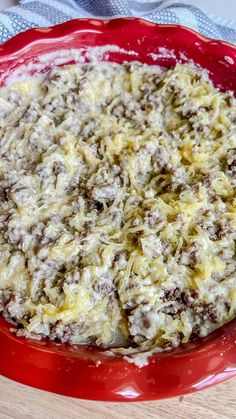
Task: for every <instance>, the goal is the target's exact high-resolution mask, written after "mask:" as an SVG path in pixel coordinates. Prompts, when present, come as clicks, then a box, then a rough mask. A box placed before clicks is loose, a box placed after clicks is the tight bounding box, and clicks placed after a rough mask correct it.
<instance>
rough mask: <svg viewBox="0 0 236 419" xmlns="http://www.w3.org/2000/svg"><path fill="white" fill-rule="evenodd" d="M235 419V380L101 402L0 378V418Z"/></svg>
mask: <svg viewBox="0 0 236 419" xmlns="http://www.w3.org/2000/svg"><path fill="white" fill-rule="evenodd" d="M9 418H11V419H60V418H63V419H67V418H68V419H83V418H86V419H92V418H93V419H99V418H104V419H131V418H132V419H144V418H156V419H159V418H160V419H161V418H170V419H202V418H203V419H223V418H224V419H234V418H236V378H234V379H231V380H229V381H226V382H224V383H222V384H219V385H217V386H215V387H212V388H210V389H207V390H204V391H202V392H199V393H195V394H192V395H188V396H185V397H184V398H183V399H182V400H181V399H180V398H175V399H168V400H161V401H155V402H142V403H141V402H139V403H101V402H91V401H85V400H77V399H72V398H69V397H63V396H57V395H55V394H51V393H46V392H44V391H39V390H35V389H31V388H29V387H26V386H23V385H21V384H17V383H14V382H12V381H10V380H8V379H6V378H3V377H0V419H9Z"/></svg>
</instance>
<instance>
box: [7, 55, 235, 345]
mask: <svg viewBox="0 0 236 419" xmlns="http://www.w3.org/2000/svg"><path fill="white" fill-rule="evenodd" d="M0 155H1V161H0V197H1V202H0V226H1V232H2V234H1V241H0V260H1V269H0V310H1V312H2V314H3V315H4V316H5V317H6V318H8V319H10V320H11V321H13V322H14V323H15V324H17V325H18V328H19V329H18V332H17V333H18V335H25V336H39V337H41V336H49V337H50V338H51V339H57V340H59V341H62V342H70V343H90V344H94V345H102V346H105V347H112V346H129V345H131V346H134V347H138V348H140V349H147V348H153V347H161V348H165V347H175V346H177V345H179V344H180V343H181V342H183V343H184V342H188V341H189V340H191V339H194V338H195V337H197V336H203V335H206V334H208V333H210V332H211V331H212V330H214V329H215V328H217V327H219V326H220V325H222V324H224V323H225V322H227V321H229V320H230V319H232V318H233V317H235V315H236V278H235V267H236V262H235V237H236V197H235V184H236V179H235V174H236V105H235V99H234V97H233V94H232V93H230V92H227V93H221V92H220V91H219V90H218V89H216V88H214V87H213V85H212V83H211V82H210V81H209V80H208V79H207V78H206V76H205V73H203V72H201V71H199V70H197V69H195V68H192V67H190V66H187V65H179V64H178V65H176V67H175V68H174V69H171V70H162V69H160V68H158V67H156V66H147V65H141V64H139V63H132V64H126V65H117V64H107V63H106V64H105V63H102V64H100V65H98V66H96V67H94V66H91V65H88V66H81V67H78V66H65V67H63V68H56V69H54V70H52V71H51V72H50V73H49V74H48V75H47V76H45V77H34V78H32V79H30V80H25V81H23V82H18V83H15V84H14V85H12V86H11V87H8V88H4V89H1V91H0Z"/></svg>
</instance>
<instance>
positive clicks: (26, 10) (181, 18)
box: [0, 0, 236, 43]
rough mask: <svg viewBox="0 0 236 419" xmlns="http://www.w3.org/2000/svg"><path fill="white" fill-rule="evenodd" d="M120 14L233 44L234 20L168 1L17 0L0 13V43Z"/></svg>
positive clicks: (234, 36) (234, 39)
mask: <svg viewBox="0 0 236 419" xmlns="http://www.w3.org/2000/svg"><path fill="white" fill-rule="evenodd" d="M121 16H138V17H143V18H145V19H149V20H151V21H153V22H157V23H170V24H180V25H184V26H188V27H190V28H192V29H195V30H197V31H199V32H201V33H202V34H203V35H206V36H209V37H212V38H219V39H224V40H226V41H230V42H233V43H236V23H234V22H230V21H225V20H223V19H221V18H217V17H215V16H212V15H209V14H207V13H206V12H204V11H202V10H200V9H198V8H197V7H194V6H191V5H188V4H185V3H184V4H183V2H174V1H169V0H164V1H154V0H149V1H146V0H95V1H94V0H37V1H36V0H20V1H19V6H15V7H11V8H9V9H7V10H5V11H3V12H1V13H0V43H2V42H4V41H6V40H7V39H8V38H10V37H12V36H13V35H15V34H17V33H18V32H22V31H25V30H26V29H29V28H35V27H38V26H52V25H55V24H57V23H61V22H65V21H67V20H70V19H75V18H79V17H98V18H103V19H110V18H114V17H121Z"/></svg>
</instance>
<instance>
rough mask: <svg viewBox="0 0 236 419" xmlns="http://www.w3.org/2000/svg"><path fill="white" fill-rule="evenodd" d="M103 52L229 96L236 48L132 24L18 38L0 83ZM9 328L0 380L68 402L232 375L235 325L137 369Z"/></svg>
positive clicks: (165, 391)
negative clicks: (180, 71)
mask: <svg viewBox="0 0 236 419" xmlns="http://www.w3.org/2000/svg"><path fill="white" fill-rule="evenodd" d="M104 45H115V46H118V47H119V48H121V49H120V50H118V48H117V50H115V49H114V48H113V50H112V48H111V50H110V52H106V54H105V56H104V57H103V58H104V59H106V60H109V61H116V62H119V63H121V62H123V61H133V60H138V61H141V62H144V63H147V64H159V65H162V66H165V67H170V66H173V65H174V64H175V62H176V61H180V62H186V61H189V60H190V61H193V62H195V63H196V64H199V65H200V66H202V67H203V68H206V69H207V70H208V71H209V74H210V77H211V79H212V80H213V82H214V83H215V85H217V86H219V87H220V89H222V90H227V89H231V90H233V91H235V93H236V46H233V45H230V44H228V43H226V42H223V41H216V40H210V39H207V38H205V37H203V36H202V35H200V34H198V33H196V32H194V31H192V30H190V29H187V28H184V27H180V26H177V25H157V24H154V23H151V22H147V21H144V20H140V19H131V18H128V19H115V20H112V21H101V20H94V19H81V20H74V21H70V22H67V23H64V24H62V25H58V26H55V27H52V28H39V29H32V30H29V31H26V32H24V33H22V34H20V35H17V36H16V37H14V38H12V39H11V40H10V41H7V42H6V43H5V44H3V45H2V46H1V47H0V83H1V85H3V84H4V83H5V82H6V80H7V78H8V77H9V75H10V76H11V74H12V72H13V73H14V72H16V74H21V75H22V74H23V75H24V72H25V71H29V72H31V73H33V72H34V71H35V69H38V70H40V71H46V70H47V69H48V68H50V67H51V66H52V65H53V60H51V58H52V56H53V54H52V53H54V52H55V53H56V54H55V55H57V51H59V50H60V54H59V55H60V56H63V53H62V51H63V50H64V51H68V50H71V49H72V50H74V49H78V48H79V49H80V52H81V51H82V52H81V53H83V54H84V56H85V60H87V59H88V58H86V51H87V49H88V48H91V47H95V46H96V47H102V46H104ZM127 50H128V51H132V52H131V53H130V52H129V53H127ZM42 54H44V60H43V61H42V60H41V61H40V56H42ZM45 57H46V58H45ZM47 57H48V59H47ZM68 57H69V55H68ZM67 61H70V59H68V60H67ZM55 62H56V61H55V60H54V63H55ZM63 62H64V61H63V60H59V61H57V64H58V63H59V64H62V63H63ZM42 63H43V64H42ZM19 69H21V70H19ZM18 70H19V71H18ZM17 71H18V73H17ZM10 327H11V326H10V325H9V324H8V323H7V322H6V321H5V320H4V319H3V318H0V374H2V375H4V376H6V377H8V378H11V379H14V380H16V381H19V382H21V383H24V384H27V385H30V386H33V387H37V388H40V389H44V390H48V391H52V392H55V393H59V394H64V395H67V396H73V397H79V398H85V399H91V400H107V401H132V400H152V399H161V398H165V397H172V396H177V395H182V394H186V393H191V392H193V391H196V390H200V389H203V388H206V387H209V386H211V385H213V384H215V383H218V382H221V381H223V380H225V379H227V378H229V377H232V376H235V375H236V320H234V321H232V322H231V323H229V324H227V325H225V326H223V327H222V328H220V329H218V330H217V331H216V332H214V333H212V334H211V335H209V336H208V337H206V338H203V339H199V340H198V341H196V342H194V343H189V344H186V345H185V346H182V347H180V348H178V349H175V350H172V351H168V352H163V353H158V354H154V355H153V356H152V357H150V358H149V362H148V364H147V365H145V366H143V367H142V368H139V367H138V366H136V365H135V364H133V363H129V362H127V360H125V359H123V358H121V357H118V356H114V357H111V356H108V355H107V354H106V353H104V352H103V351H102V350H99V349H95V348H90V347H87V346H78V347H72V346H69V345H62V344H56V343H53V342H50V341H48V340H43V341H39V342H38V341H32V340H26V339H23V338H17V337H16V336H15V335H13V334H12V333H11V332H10Z"/></svg>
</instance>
